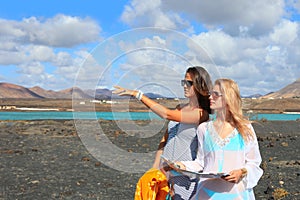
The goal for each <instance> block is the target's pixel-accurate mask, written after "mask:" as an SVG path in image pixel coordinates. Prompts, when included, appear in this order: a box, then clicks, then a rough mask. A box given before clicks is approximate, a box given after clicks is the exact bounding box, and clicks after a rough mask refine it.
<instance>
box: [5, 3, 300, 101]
mask: <svg viewBox="0 0 300 200" xmlns="http://www.w3.org/2000/svg"><path fill="white" fill-rule="evenodd" d="M25 2H26V3H25ZM299 13H300V3H299V1H296V0H265V1H261V0H253V1H251V2H250V1H248V0H234V1H232V0H216V1H210V0H202V1H191V0H186V1H181V0H164V1H162V0H153V1H145V0H128V1H125V0H124V1H123V0H114V1H99V2H98V1H92V0H65V1H57V0H51V1H39V0H28V1H21V0H10V1H4V2H2V4H1V7H0V26H1V29H0V69H1V70H0V82H9V83H14V84H18V85H23V86H25V87H29V88H30V87H34V86H40V87H42V88H45V89H52V90H61V89H66V88H70V87H72V86H80V87H83V88H85V89H87V88H91V89H94V88H97V87H105V88H109V89H110V88H112V86H113V85H122V86H125V87H129V88H138V89H141V90H143V91H144V92H157V93H161V94H163V95H175V96H180V97H181V96H182V94H183V93H182V88H181V87H180V84H179V83H180V81H179V80H180V79H182V77H183V75H184V72H185V69H186V68H187V67H188V66H191V65H201V66H204V67H205V68H206V69H207V70H208V71H209V72H210V74H211V75H212V78H213V79H216V78H218V77H227V78H232V79H234V80H235V81H236V82H237V83H238V84H239V86H240V89H241V93H242V95H250V94H257V93H260V94H266V93H268V92H271V91H277V90H279V89H281V88H282V87H284V86H285V85H287V84H290V83H292V82H293V81H295V80H297V79H299V78H300V66H299V65H300V29H299V28H300V17H299V16H300V15H299Z"/></svg>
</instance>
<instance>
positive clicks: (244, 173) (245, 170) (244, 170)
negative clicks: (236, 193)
mask: <svg viewBox="0 0 300 200" xmlns="http://www.w3.org/2000/svg"><path fill="white" fill-rule="evenodd" d="M241 171H242V178H244V177H245V176H246V175H247V173H248V171H247V169H246V168H242V169H241Z"/></svg>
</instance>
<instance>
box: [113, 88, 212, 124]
mask: <svg viewBox="0 0 300 200" xmlns="http://www.w3.org/2000/svg"><path fill="white" fill-rule="evenodd" d="M114 87H115V88H116V90H114V91H113V94H117V95H120V96H133V97H139V98H140V101H141V102H143V103H144V104H145V105H146V106H147V107H148V108H150V109H151V110H152V111H153V112H154V113H156V114H157V115H158V116H160V117H161V118H164V119H168V120H172V121H176V122H183V123H188V124H199V123H200V122H203V121H206V120H207V119H208V117H209V116H208V113H207V112H206V111H204V110H202V109H194V110H191V111H183V110H179V109H175V110H171V109H168V108H166V107H165V106H163V105H160V104H159V103H157V102H155V101H153V100H152V99H150V98H148V97H147V96H145V95H143V94H142V93H139V91H136V90H128V89H125V88H122V87H120V86H114Z"/></svg>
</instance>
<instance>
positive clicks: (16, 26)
mask: <svg viewBox="0 0 300 200" xmlns="http://www.w3.org/2000/svg"><path fill="white" fill-rule="evenodd" d="M0 26H1V30H0V44H1V45H0V64H1V65H6V66H9V65H16V66H17V68H18V70H17V73H18V74H19V77H18V78H17V82H19V83H22V84H24V86H32V85H33V86H34V85H40V86H42V85H43V86H46V89H62V88H63V87H71V86H72V84H73V82H74V78H75V77H76V73H77V71H78V68H79V67H80V65H81V63H82V62H83V60H84V58H83V57H80V56H79V55H78V54H77V52H76V51H79V50H80V48H82V47H83V46H84V45H87V43H92V42H98V41H99V40H100V39H101V38H100V31H101V28H100V27H99V25H98V24H97V23H96V22H95V21H94V20H92V19H90V18H79V17H71V16H66V15H62V14H59V15H56V16H54V17H53V18H47V19H41V18H37V17H30V18H25V19H23V20H22V21H13V20H6V19H0ZM57 47H59V48H57ZM46 67H47V68H49V67H51V68H53V69H52V70H51V73H53V74H49V73H48V72H46V71H45V68H46ZM51 86H52V88H51ZM63 89H64V88H63Z"/></svg>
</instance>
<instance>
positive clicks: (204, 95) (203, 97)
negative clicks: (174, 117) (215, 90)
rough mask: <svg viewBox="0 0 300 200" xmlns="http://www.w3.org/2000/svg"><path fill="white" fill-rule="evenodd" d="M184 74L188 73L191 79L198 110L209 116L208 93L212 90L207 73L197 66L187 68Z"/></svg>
mask: <svg viewBox="0 0 300 200" xmlns="http://www.w3.org/2000/svg"><path fill="white" fill-rule="evenodd" d="M186 73H189V74H190V75H191V77H192V80H193V85H194V88H195V91H196V95H197V99H198V104H199V106H200V108H202V109H204V110H206V111H207V112H208V113H209V114H211V109H210V106H209V104H210V103H209V91H210V90H211V89H212V81H211V78H210V75H209V73H208V72H207V71H206V70H205V69H204V68H203V67H199V66H194V67H189V68H188V69H187V70H186Z"/></svg>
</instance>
